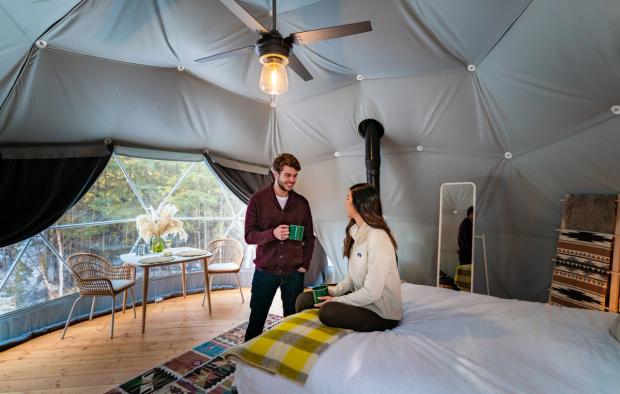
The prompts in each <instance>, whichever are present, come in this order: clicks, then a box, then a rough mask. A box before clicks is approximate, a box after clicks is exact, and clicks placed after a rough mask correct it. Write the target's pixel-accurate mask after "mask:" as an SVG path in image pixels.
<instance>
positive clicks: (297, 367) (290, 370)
mask: <svg viewBox="0 0 620 394" xmlns="http://www.w3.org/2000/svg"><path fill="white" fill-rule="evenodd" d="M350 332H351V330H345V329H342V328H333V327H328V326H326V325H324V324H323V323H321V322H320V320H319V310H318V309H309V310H306V311H304V312H301V313H298V314H295V315H291V316H289V317H286V318H285V319H284V320H282V322H281V323H280V324H278V325H277V326H275V327H273V328H272V329H271V330H269V331H266V332H264V333H262V334H261V335H260V336H258V337H256V338H254V339H252V340H250V341H248V342H246V343H243V344H241V345H238V346H236V347H234V348H232V349H230V350H229V351H228V352H226V354H225V355H224V357H225V358H227V359H228V358H230V357H236V358H238V359H240V360H243V361H245V362H246V363H248V364H250V365H253V366H255V367H258V368H262V369H264V370H266V371H268V372H271V373H274V374H280V375H282V376H284V377H286V378H289V379H291V380H293V381H295V382H297V383H300V384H302V385H303V384H305V383H306V379H308V375H309V374H310V371H311V370H312V367H313V366H314V363H316V361H317V360H318V358H319V355H320V354H321V353H323V352H324V351H325V350H326V349H327V348H328V347H329V346H330V345H331V344H332V343H334V342H336V341H337V340H338V339H340V338H342V337H343V336H345V335H347V334H348V333H350Z"/></svg>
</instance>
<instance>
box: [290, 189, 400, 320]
mask: <svg viewBox="0 0 620 394" xmlns="http://www.w3.org/2000/svg"><path fill="white" fill-rule="evenodd" d="M345 207H346V209H347V213H348V215H349V217H350V218H351V220H350V221H349V225H348V226H347V229H346V237H345V239H344V248H343V256H344V257H346V258H347V259H348V260H349V272H348V273H347V276H346V278H345V279H344V280H343V281H342V282H340V283H338V285H337V286H336V288H335V289H333V290H332V289H330V290H329V293H330V294H331V295H330V296H325V297H321V300H323V302H321V303H320V304H314V301H313V298H312V292H305V293H302V294H300V295H299V296H298V297H297V301H296V305H295V306H296V309H297V312H301V311H302V310H304V309H308V308H312V307H313V306H314V307H319V308H320V309H321V310H320V312H319V318H320V319H321V321H322V322H323V324H325V325H328V326H331V327H340V328H349V329H353V330H355V331H383V330H387V329H392V328H394V327H396V326H397V325H398V322H399V321H400V319H401V318H402V314H403V307H402V301H401V295H400V276H399V274H398V267H397V265H396V241H395V240H394V237H393V236H392V233H391V232H390V228H389V227H388V225H387V224H386V223H385V220H384V219H383V213H382V208H381V200H380V199H379V195H378V194H377V191H376V189H375V188H374V186H372V185H370V184H368V183H360V184H357V185H353V186H352V187H351V189H349V194H348V195H347V199H346V201H345Z"/></svg>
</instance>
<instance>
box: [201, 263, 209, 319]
mask: <svg viewBox="0 0 620 394" xmlns="http://www.w3.org/2000/svg"><path fill="white" fill-rule="evenodd" d="M202 267H203V271H204V273H205V291H206V292H207V300H208V302H209V314H211V289H209V258H208V257H205V258H204V259H202ZM203 301H204V300H203Z"/></svg>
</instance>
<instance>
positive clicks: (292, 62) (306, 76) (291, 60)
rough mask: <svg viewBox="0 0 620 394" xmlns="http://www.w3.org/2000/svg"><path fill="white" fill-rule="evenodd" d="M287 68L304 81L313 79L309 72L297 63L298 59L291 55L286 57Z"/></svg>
mask: <svg viewBox="0 0 620 394" xmlns="http://www.w3.org/2000/svg"><path fill="white" fill-rule="evenodd" d="M288 66H289V67H290V68H291V70H293V71H295V72H296V73H297V75H299V76H300V77H301V79H303V80H304V81H306V82H307V81H309V80H311V79H313V77H312V75H310V72H309V71H308V70H307V69H306V67H305V66H304V65H303V64H302V63H301V62H300V61H299V58H298V57H297V56H295V55H294V54H292V53H291V54H290V56H289V57H288Z"/></svg>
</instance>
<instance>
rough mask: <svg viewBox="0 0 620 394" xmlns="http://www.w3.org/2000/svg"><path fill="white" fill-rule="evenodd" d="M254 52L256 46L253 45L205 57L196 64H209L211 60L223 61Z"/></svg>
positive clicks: (197, 60)
mask: <svg viewBox="0 0 620 394" xmlns="http://www.w3.org/2000/svg"><path fill="white" fill-rule="evenodd" d="M253 52H254V45H251V46H247V47H243V48H237V49H231V50H230V51H226V52H222V53H218V54H217V55H211V56H207V57H203V58H200V59H196V60H194V61H195V62H196V63H207V62H210V61H211V60H216V59H223V58H225V57H230V56H235V55H242V54H245V53H253Z"/></svg>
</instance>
